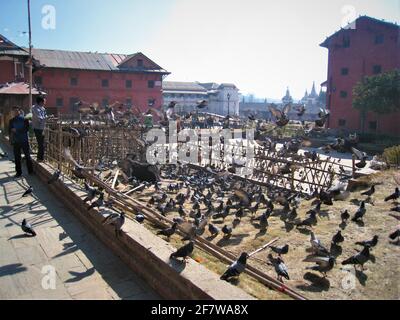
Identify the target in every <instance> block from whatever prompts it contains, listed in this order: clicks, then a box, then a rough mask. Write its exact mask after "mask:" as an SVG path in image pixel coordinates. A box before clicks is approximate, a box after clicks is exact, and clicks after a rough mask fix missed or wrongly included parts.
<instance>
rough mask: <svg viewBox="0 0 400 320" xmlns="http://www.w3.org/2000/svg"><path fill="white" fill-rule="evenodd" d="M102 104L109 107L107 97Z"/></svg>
mask: <svg viewBox="0 0 400 320" xmlns="http://www.w3.org/2000/svg"><path fill="white" fill-rule="evenodd" d="M102 105H103V107H107V106H108V99H107V98H105V99H103V101H102Z"/></svg>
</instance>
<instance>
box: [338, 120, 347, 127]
mask: <svg viewBox="0 0 400 320" xmlns="http://www.w3.org/2000/svg"><path fill="white" fill-rule="evenodd" d="M345 125H346V120H345V119H339V127H344V126H345Z"/></svg>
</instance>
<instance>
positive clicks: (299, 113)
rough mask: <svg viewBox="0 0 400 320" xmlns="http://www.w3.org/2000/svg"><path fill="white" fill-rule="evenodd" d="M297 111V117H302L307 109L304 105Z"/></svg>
mask: <svg viewBox="0 0 400 320" xmlns="http://www.w3.org/2000/svg"><path fill="white" fill-rule="evenodd" d="M296 111H297V116H298V117H302V116H303V115H304V113H305V112H306V107H305V106H304V105H303V104H302V105H301V106H300V107H297V108H296Z"/></svg>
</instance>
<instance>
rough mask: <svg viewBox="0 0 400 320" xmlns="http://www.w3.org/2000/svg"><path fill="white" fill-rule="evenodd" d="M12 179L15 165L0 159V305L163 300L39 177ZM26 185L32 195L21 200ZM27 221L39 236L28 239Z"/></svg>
mask: <svg viewBox="0 0 400 320" xmlns="http://www.w3.org/2000/svg"><path fill="white" fill-rule="evenodd" d="M23 165H24V163H23ZM24 169H25V167H23V170H24ZM14 174H15V172H14V163H12V162H11V161H9V160H8V159H0V300H4V299H101V300H103V299H107V300H112V299H132V300H143V299H149V300H153V299H159V297H158V296H157V295H156V294H155V293H154V292H153V291H152V290H151V289H150V288H149V287H148V286H147V285H146V284H145V283H144V282H143V281H141V280H140V279H139V278H138V277H137V276H136V275H135V274H134V273H133V272H132V271H131V270H130V269H129V268H128V267H127V266H126V265H125V264H123V262H122V261H121V260H120V259H119V258H118V257H116V256H115V255H114V254H113V253H112V252H111V251H110V250H109V249H108V248H106V247H105V246H104V245H103V244H102V243H101V242H100V241H99V240H98V239H97V238H95V236H93V235H92V234H90V233H89V232H88V231H87V230H86V229H85V227H84V226H83V225H82V224H81V223H80V222H79V221H78V220H77V219H76V218H75V217H74V216H73V215H72V214H70V213H68V211H67V210H66V209H65V208H64V207H63V205H62V204H61V203H60V202H58V201H57V200H56V199H55V198H53V196H52V194H51V193H50V192H49V190H48V189H47V187H46V186H45V185H44V184H42V183H41V182H40V181H39V179H38V178H36V177H34V176H33V177H27V178H20V179H17V180H15V179H13V176H14ZM28 185H31V186H33V188H34V194H33V196H29V197H27V198H21V195H22V194H23V192H24V190H25V189H26V188H27V186H28ZM24 218H25V219H27V220H28V222H29V223H31V224H32V226H33V227H34V229H35V231H36V233H37V237H35V238H30V237H26V236H24V234H23V232H22V230H21V228H20V224H21V222H22V220H23V219H24ZM53 267H54V269H53ZM53 270H54V271H55V273H54V272H53ZM53 274H54V277H52V275H53ZM49 279H51V280H49ZM53 279H54V280H53ZM52 281H54V283H55V289H51V287H52ZM49 287H50V289H46V288H49Z"/></svg>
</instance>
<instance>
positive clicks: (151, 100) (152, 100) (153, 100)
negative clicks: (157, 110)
mask: <svg viewBox="0 0 400 320" xmlns="http://www.w3.org/2000/svg"><path fill="white" fill-rule="evenodd" d="M147 104H148V105H149V107H154V105H155V104H156V99H148V100H147Z"/></svg>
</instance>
